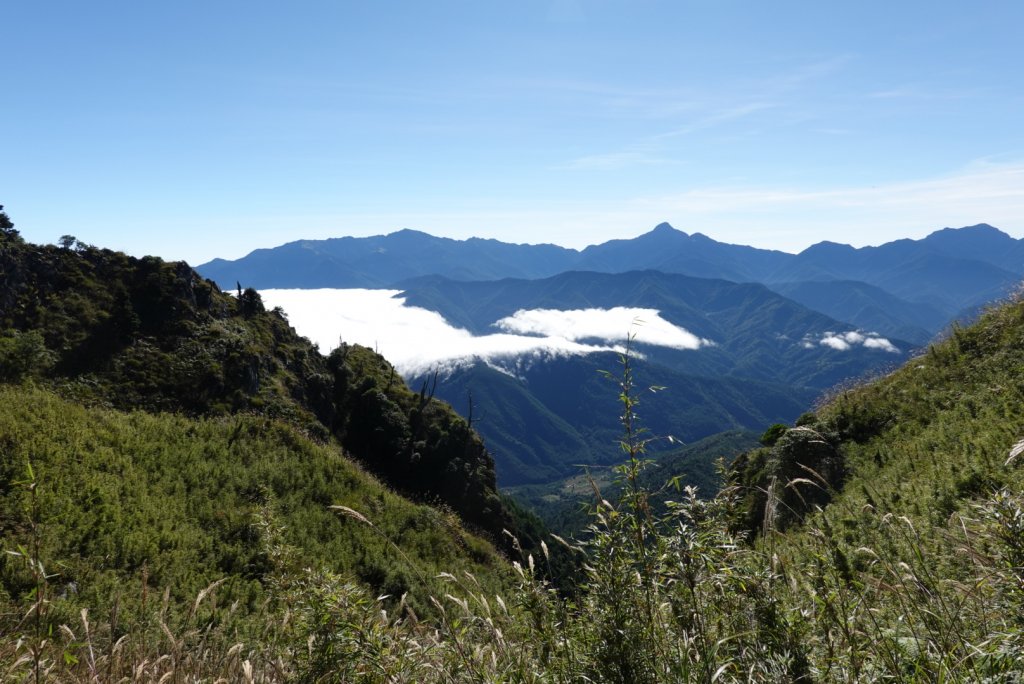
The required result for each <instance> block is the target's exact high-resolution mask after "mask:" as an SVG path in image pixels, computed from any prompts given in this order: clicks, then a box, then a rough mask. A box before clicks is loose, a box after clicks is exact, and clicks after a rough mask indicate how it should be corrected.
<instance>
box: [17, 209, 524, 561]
mask: <svg viewBox="0 0 1024 684" xmlns="http://www.w3.org/2000/svg"><path fill="white" fill-rule="evenodd" d="M0 214H2V212H0ZM2 215H3V217H4V219H3V220H4V223H3V224H0V226H7V227H4V228H3V229H2V231H0V381H19V380H22V379H26V378H33V379H35V380H37V381H39V382H44V383H45V384H47V385H49V386H51V387H53V388H55V389H56V390H57V391H58V392H59V393H60V394H61V395H62V396H65V397H67V398H70V399H73V400H75V401H78V402H82V403H86V404H88V405H95V406H105V407H113V408H120V409H125V410H131V409H144V410H147V411H150V412H174V413H180V414H183V415H187V416H196V417H199V416H226V415H238V414H253V415H260V416H264V417H267V418H275V419H276V418H280V419H283V420H285V421H287V422H289V423H290V424H292V425H294V426H296V427H297V428H298V429H300V430H301V431H303V432H305V433H306V434H308V435H309V436H310V437H312V438H313V439H315V440H317V441H321V442H328V441H331V440H336V441H337V443H339V444H340V445H341V446H342V447H343V448H344V450H345V451H346V453H347V454H349V455H350V456H353V457H355V458H356V459H358V460H359V461H360V462H361V463H362V464H363V465H364V466H365V467H366V468H367V469H368V470H370V471H371V472H373V473H374V474H376V475H377V476H379V477H380V478H382V479H383V480H384V481H385V482H386V483H388V484H389V485H390V486H391V487H394V488H395V489H397V490H399V491H401V492H402V493H404V494H406V495H408V496H411V497H413V498H415V499H417V500H418V501H422V502H426V503H432V504H437V505H440V506H446V507H448V508H450V509H452V510H454V511H455V512H457V513H458V514H459V515H460V516H461V517H462V518H463V519H464V520H465V521H466V522H467V523H468V524H470V525H472V526H474V527H475V528H477V529H479V530H481V531H483V532H485V533H486V534H487V535H489V536H490V537H491V538H492V539H493V540H495V541H496V542H497V543H499V544H504V543H505V541H506V539H505V537H504V535H503V533H502V530H504V529H511V530H516V529H517V527H516V526H517V521H516V520H515V519H514V518H513V517H512V515H511V514H510V513H509V512H508V511H507V510H505V509H504V508H503V506H502V502H501V500H500V498H499V496H498V493H497V491H496V487H495V475H494V463H493V461H492V459H491V457H490V455H489V454H488V453H487V452H486V450H485V449H484V446H483V443H482V442H481V441H480V439H479V438H478V437H477V436H476V434H475V433H474V432H473V431H472V430H471V429H470V428H469V426H468V425H467V424H466V422H465V421H463V420H462V419H461V418H459V417H458V415H457V414H455V412H454V411H452V410H451V408H450V407H448V406H447V405H446V404H444V403H442V402H440V401H436V400H435V399H434V397H433V391H432V390H431V391H430V392H427V391H426V388H424V391H421V392H419V393H415V392H412V391H411V390H410V389H409V388H408V387H407V386H406V385H405V383H404V382H403V381H402V379H401V378H400V377H399V376H398V375H397V373H396V372H395V370H394V369H393V368H392V367H391V365H390V364H388V363H387V361H385V360H384V359H383V358H382V357H380V356H379V355H377V354H375V353H374V352H372V351H371V350H369V349H365V348H362V347H358V346H349V345H345V346H342V347H341V348H340V349H338V350H336V351H335V352H333V353H332V354H331V355H330V356H329V357H324V356H323V355H322V354H320V353H319V351H318V350H317V349H316V347H314V346H313V345H312V344H311V343H310V342H309V341H308V340H307V339H305V338H302V337H299V336H298V335H297V334H296V333H295V331H294V329H292V328H291V327H290V326H289V325H288V322H287V320H286V319H285V318H284V315H283V314H282V312H280V311H279V310H275V311H269V312H268V311H266V310H265V309H264V306H263V303H262V301H261V298H260V296H259V293H258V292H256V291H255V290H253V289H251V288H247V289H244V290H243V288H242V286H241V285H239V286H238V296H237V297H231V296H228V295H226V294H224V293H222V292H221V291H220V290H219V288H217V287H216V285H215V284H214V283H212V282H211V281H208V280H204V279H203V278H201V277H199V275H198V274H196V273H195V271H193V270H192V269H191V268H189V267H188V266H187V265H186V264H184V263H165V262H163V261H162V260H160V259H158V258H155V257H145V258H143V259H135V258H132V257H129V256H126V255H125V254H122V253H119V252H113V251H111V250H107V249H98V248H96V247H92V246H89V245H85V244H83V243H81V242H79V241H77V240H75V239H74V238H73V237H71V236H65V238H62V240H61V246H60V247H57V246H37V245H32V244H29V243H26V242H25V241H23V240H22V239H21V238H20V236H18V234H17V231H15V230H14V228H13V224H11V223H10V220H9V219H8V218H7V217H6V214H2ZM525 541H528V540H525V539H524V542H525ZM508 550H511V548H510V547H508Z"/></svg>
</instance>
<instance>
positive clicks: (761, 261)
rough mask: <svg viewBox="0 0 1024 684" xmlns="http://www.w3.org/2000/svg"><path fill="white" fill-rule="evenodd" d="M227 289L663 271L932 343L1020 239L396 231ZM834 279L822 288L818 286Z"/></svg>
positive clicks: (292, 250)
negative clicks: (601, 239) (594, 239)
mask: <svg viewBox="0 0 1024 684" xmlns="http://www.w3.org/2000/svg"><path fill="white" fill-rule="evenodd" d="M197 270H198V271H199V272H200V273H202V274H203V275H205V276H206V277H208V278H211V279H213V280H215V281H216V282H217V283H219V284H220V285H221V286H222V287H224V288H225V289H231V288H234V287H235V284H236V283H237V282H241V283H242V284H243V285H244V286H252V287H256V288H321V287H332V288H353V287H369V288H383V287H394V286H396V285H399V284H401V283H404V282H406V281H409V280H411V279H414V278H418V277H423V276H430V275H441V276H444V277H446V278H450V279H453V280H464V281H481V280H499V279H502V278H519V279H536V278H548V277H551V276H554V275H557V274H559V273H563V272H566V271H573V270H576V271H596V272H603V273H624V272H627V271H636V270H657V271H663V272H665V273H681V274H685V275H690V276H696V277H700V278H719V279H723V280H729V281H733V282H759V283H763V284H765V285H767V286H768V287H770V288H772V289H774V290H775V291H776V292H779V293H780V294H783V295H785V296H787V297H790V298H793V299H795V300H796V301H798V302H800V303H802V304H804V305H806V306H808V307H810V308H813V309H815V310H818V311H821V312H822V313H825V314H827V315H829V316H831V317H833V318H835V319H837V320H841V321H846V322H849V323H852V324H854V325H858V326H861V327H864V328H867V329H874V330H876V331H877V332H879V333H881V334H883V335H891V336H894V337H901V338H905V339H909V340H910V341H913V342H916V343H923V342H925V341H927V340H928V339H929V338H930V337H931V336H932V335H934V334H935V333H936V332H938V331H939V330H941V329H942V327H943V326H944V325H946V324H947V323H948V322H949V321H951V320H953V319H955V318H957V317H959V316H962V315H964V314H965V313H968V312H971V311H973V310H974V309H976V308H977V307H978V306H979V305H983V304H985V303H988V302H990V301H992V300H994V299H997V298H999V297H1001V296H1003V295H1004V294H1005V293H1006V292H1007V291H1008V290H1009V289H1010V288H1012V287H1013V286H1015V285H1016V283H1017V282H1019V281H1020V280H1021V278H1022V277H1024V240H1017V239H1014V238H1012V237H1010V236H1009V235H1007V234H1006V233H1004V232H1002V231H1000V230H998V229H996V228H993V227H992V226H990V225H987V224H979V225H976V226H970V227H967V228H959V229H951V228H945V229H943V230H939V231H936V232H934V233H932V234H931V235H929V236H927V237H926V238H923V239H921V240H896V241H894V242H889V243H886V244H884V245H880V246H878V247H862V248H854V247H851V246H849V245H841V244H837V243H833V242H821V243H818V244H816V245H812V246H811V247H808V248H807V249H805V250H804V251H802V252H800V253H799V254H787V253H785V252H780V251H775V250H766V249H757V248H754V247H747V246H742V245H732V244H728V243H724V242H718V241H716V240H713V239H711V238H709V237H707V236H705V235H702V234H701V233H694V234H692V235H689V234H687V233H684V232H682V231H678V230H675V229H674V228H672V226H670V225H669V224H667V223H662V224H660V225H658V226H657V227H656V228H655V229H654V230H652V231H650V232H649V233H645V234H644V235H640V236H639V237H636V238H633V239H629V240H611V241H609V242H605V243H603V244H599V245H593V246H591V247H587V248H586V249H583V250H574V249H568V248H564V247H559V246H556V245H516V244H509V243H504V242H499V241H497V240H484V239H479V238H470V239H468V240H452V239H449V238H438V237H434V236H431V235H428V234H426V233H422V232H418V231H413V230H401V231H398V232H395V233H392V234H390V235H384V236H375V237H368V238H352V237H344V238H333V239H328V240H299V241H296V242H290V243H288V244H285V245H282V246H280V247H275V248H272V249H259V250H256V251H254V252H252V253H251V254H249V255H247V256H245V257H243V258H241V259H237V260H234V261H226V260H223V259H214V260H213V261H210V262H208V263H205V264H202V265H200V266H199V267H198V269H197ZM823 282H827V283H829V285H828V286H827V292H826V291H825V288H823V287H822V286H821V285H820V283H823Z"/></svg>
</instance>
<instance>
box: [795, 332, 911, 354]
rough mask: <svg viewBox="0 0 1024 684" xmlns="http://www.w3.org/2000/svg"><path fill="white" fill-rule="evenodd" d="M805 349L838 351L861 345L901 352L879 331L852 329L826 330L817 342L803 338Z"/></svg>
mask: <svg viewBox="0 0 1024 684" xmlns="http://www.w3.org/2000/svg"><path fill="white" fill-rule="evenodd" d="M802 344H803V347H804V348H805V349H813V348H814V347H815V346H822V347H829V348H831V349H835V350H836V351H849V350H850V349H852V348H853V347H857V346H861V347H865V348H867V349H879V350H881V351H886V352H890V353H892V354H899V353H900V350H899V348H898V347H897V346H896V345H894V344H893V343H892V342H890V341H889V340H887V339H886V338H884V337H881V336H880V335H879V334H878V333H873V332H862V331H860V330H850V331H848V332H841V333H836V332H826V333H824V334H822V336H821V339H819V340H818V341H817V342H815V341H814V339H813V338H811V337H805V338H804V339H803V343H802Z"/></svg>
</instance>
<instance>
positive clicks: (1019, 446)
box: [1003, 439, 1024, 465]
mask: <svg viewBox="0 0 1024 684" xmlns="http://www.w3.org/2000/svg"><path fill="white" fill-rule="evenodd" d="M1021 454H1024V439H1022V440H1020V441H1019V442H1017V443H1016V444H1014V445H1013V448H1012V449H1010V454H1009V456H1007V458H1006V463H1004V464H1003V465H1010V463H1012V462H1013V459H1015V458H1017V457H1018V456H1020V455H1021Z"/></svg>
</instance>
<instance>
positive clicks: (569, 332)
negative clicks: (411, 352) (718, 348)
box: [494, 306, 714, 349]
mask: <svg viewBox="0 0 1024 684" xmlns="http://www.w3.org/2000/svg"><path fill="white" fill-rule="evenodd" d="M623 321H631V322H632V324H635V325H636V326H637V328H636V329H634V330H633V332H635V333H636V334H637V340H638V341H639V342H642V343H643V344H650V345H654V346H658V347H671V348H673V349H700V348H701V347H706V346H709V345H712V344H714V343H713V342H711V340H706V339H703V338H700V337H697V336H696V335H694V334H693V333H691V332H690V331H689V330H686V329H685V328H680V327H679V326H676V325H672V324H671V323H669V322H668V321H666V320H665V319H664V318H662V317H661V314H660V313H659V312H658V311H657V310H656V309H636V308H628V307H624V306H616V307H614V308H612V309H574V310H571V311H560V310H558V309H533V310H531V311H526V310H523V309H520V310H519V311H517V312H515V313H514V314H513V315H511V316H506V317H505V318H502V319H501V320H500V321H498V322H497V323H495V324H494V325H495V327H497V328H499V329H500V330H504V331H505V332H510V333H517V334H521V335H541V336H543V337H556V338H563V339H566V340H573V341H580V340H587V339H599V340H606V341H609V342H625V341H626V336H627V335H628V334H629V333H630V328H631V327H632V325H631V324H627V325H626V327H623Z"/></svg>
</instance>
